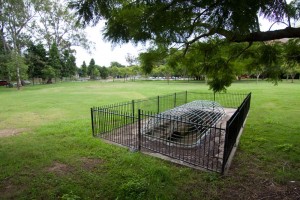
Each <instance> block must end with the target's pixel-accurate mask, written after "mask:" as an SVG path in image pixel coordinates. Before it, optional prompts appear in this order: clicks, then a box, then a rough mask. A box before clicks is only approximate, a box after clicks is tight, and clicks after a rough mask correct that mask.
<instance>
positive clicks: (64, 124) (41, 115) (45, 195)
mask: <svg viewBox="0 0 300 200" xmlns="http://www.w3.org/2000/svg"><path fill="white" fill-rule="evenodd" d="M185 90H188V91H198V92H208V86H207V85H205V84H204V83H199V82H189V83H187V82H180V81H176V82H170V84H169V85H168V84H167V83H166V82H163V81H161V82H160V81H158V82H157V81H137V82H125V83H123V82H78V83H58V84H53V85H39V86H27V87H24V88H22V89H21V91H16V89H11V88H5V87H1V88H0V98H1V101H0V102H1V104H0V199H59V198H61V199H259V198H261V199H297V198H298V199H299V198H300V81H298V80H297V81H296V82H295V83H290V82H286V81H283V82H280V83H279V85H278V86H273V85H272V84H271V83H268V82H263V81H262V82H259V83H258V84H256V82H255V81H239V82H236V83H234V84H232V86H231V87H230V88H229V89H228V92H252V102H251V109H250V114H249V116H248V119H247V122H246V127H245V129H244V133H243V135H242V137H241V141H240V144H239V147H238V151H237V153H236V155H235V157H234V160H233V163H232V166H231V169H230V171H229V174H227V175H226V176H220V175H219V174H215V173H207V172H202V171H199V170H194V169H190V168H187V167H183V166H179V165H175V164H171V163H169V162H167V161H163V160H160V159H157V158H152V157H150V156H147V155H144V154H141V153H133V152H130V151H128V150H127V149H126V148H121V147H117V146H113V145H110V144H107V143H105V142H103V141H101V140H100V139H96V138H93V137H92V133H91V125H90V124H91V122H90V107H92V106H100V105H105V104H111V103H117V102H123V101H128V100H131V99H141V98H146V97H153V96H157V95H163V94H169V93H174V92H179V91H185Z"/></svg>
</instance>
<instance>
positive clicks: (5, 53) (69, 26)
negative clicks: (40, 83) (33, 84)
mask: <svg viewBox="0 0 300 200" xmlns="http://www.w3.org/2000/svg"><path fill="white" fill-rule="evenodd" d="M77 45H80V46H82V47H84V48H85V49H87V50H88V49H89V48H90V47H91V46H92V43H91V42H90V41H88V40H87V38H86V34H85V32H84V31H83V28H82V26H81V25H80V24H78V23H77V22H76V20H75V19H74V15H73V14H72V12H71V11H70V10H69V8H68V7H66V6H65V5H64V4H62V3H61V1H59V0H0V78H1V79H5V80H8V81H11V80H16V81H17V86H18V88H19V87H20V86H21V80H22V79H27V78H32V79H33V78H37V77H38V78H43V79H45V80H46V81H47V82H48V83H49V82H51V78H62V77H70V76H72V75H74V74H75V72H76V64H75V60H76V59H75V56H74V50H72V46H77Z"/></svg>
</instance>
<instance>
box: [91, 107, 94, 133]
mask: <svg viewBox="0 0 300 200" xmlns="http://www.w3.org/2000/svg"><path fill="white" fill-rule="evenodd" d="M91 118H92V133H93V136H95V130H94V113H93V108H91Z"/></svg>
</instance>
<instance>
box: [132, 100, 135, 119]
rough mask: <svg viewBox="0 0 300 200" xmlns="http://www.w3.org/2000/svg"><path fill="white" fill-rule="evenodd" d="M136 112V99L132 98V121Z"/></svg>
mask: <svg viewBox="0 0 300 200" xmlns="http://www.w3.org/2000/svg"><path fill="white" fill-rule="evenodd" d="M134 112H135V109H134V100H132V122H134V116H135V114H134Z"/></svg>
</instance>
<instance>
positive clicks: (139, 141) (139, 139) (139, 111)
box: [138, 109, 142, 151]
mask: <svg viewBox="0 0 300 200" xmlns="http://www.w3.org/2000/svg"><path fill="white" fill-rule="evenodd" d="M141 139H142V130H141V109H138V150H139V151H141Z"/></svg>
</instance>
